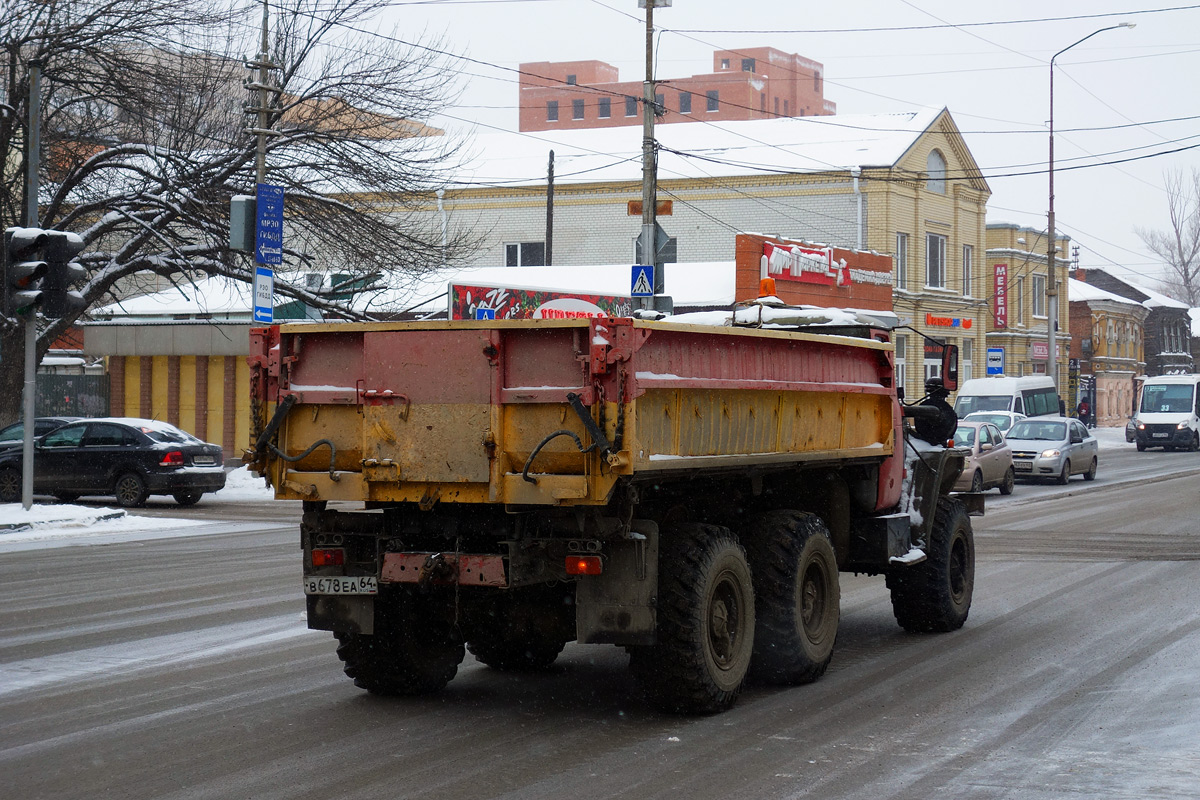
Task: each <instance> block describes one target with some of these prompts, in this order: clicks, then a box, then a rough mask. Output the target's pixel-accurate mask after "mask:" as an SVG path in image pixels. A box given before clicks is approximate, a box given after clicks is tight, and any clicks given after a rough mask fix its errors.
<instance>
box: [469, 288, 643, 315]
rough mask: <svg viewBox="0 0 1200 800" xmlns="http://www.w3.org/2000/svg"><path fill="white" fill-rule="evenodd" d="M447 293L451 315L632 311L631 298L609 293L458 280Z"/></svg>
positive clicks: (618, 312) (586, 313)
mask: <svg viewBox="0 0 1200 800" xmlns="http://www.w3.org/2000/svg"><path fill="white" fill-rule="evenodd" d="M447 295H448V300H449V306H450V307H449V318H450V319H481V318H486V319H569V318H575V317H628V316H631V315H632V314H633V300H632V299H631V298H629V297H619V296H612V295H600V294H576V293H572V292H559V291H552V290H547V289H526V288H520V287H515V286H479V285H468V284H458V283H451V284H450V285H449V289H448V292H447Z"/></svg>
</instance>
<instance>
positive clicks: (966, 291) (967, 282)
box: [963, 244, 975, 297]
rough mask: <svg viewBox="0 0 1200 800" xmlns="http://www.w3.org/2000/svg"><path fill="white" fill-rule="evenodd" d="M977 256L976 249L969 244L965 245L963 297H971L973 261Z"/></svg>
mask: <svg viewBox="0 0 1200 800" xmlns="http://www.w3.org/2000/svg"><path fill="white" fill-rule="evenodd" d="M974 257H975V251H974V249H973V248H972V247H971V245H969V244H964V245H963V297H970V296H971V295H972V292H971V278H972V275H971V267H972V266H973V265H972V263H971V261H972V259H974Z"/></svg>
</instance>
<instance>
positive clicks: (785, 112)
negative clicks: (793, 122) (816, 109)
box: [783, 100, 792, 117]
mask: <svg viewBox="0 0 1200 800" xmlns="http://www.w3.org/2000/svg"><path fill="white" fill-rule="evenodd" d="M790 102H791V101H790V100H784V101H783V115H784V116H785V117H790V116H791V115H792V112H791V109H790V107H789V105H788V104H789V103H790Z"/></svg>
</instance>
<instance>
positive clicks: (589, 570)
mask: <svg viewBox="0 0 1200 800" xmlns="http://www.w3.org/2000/svg"><path fill="white" fill-rule="evenodd" d="M603 571H604V562H603V561H601V560H600V556H567V574H568V575H599V574H600V573H601V572H603Z"/></svg>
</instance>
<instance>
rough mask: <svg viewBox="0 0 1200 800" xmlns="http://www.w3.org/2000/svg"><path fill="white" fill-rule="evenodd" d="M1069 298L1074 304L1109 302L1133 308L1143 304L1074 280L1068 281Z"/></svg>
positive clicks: (1069, 279)
mask: <svg viewBox="0 0 1200 800" xmlns="http://www.w3.org/2000/svg"><path fill="white" fill-rule="evenodd" d="M1067 298H1068V299H1069V300H1071V301H1072V302H1074V301H1075V300H1083V301H1087V300H1108V301H1111V302H1113V303H1127V304H1128V305H1131V306H1138V305H1141V303H1139V302H1137V301H1136V300H1130V299H1129V298H1128V297H1121V295H1119V294H1113V293H1112V292H1109V291H1105V290H1104V289H1101V288H1100V287H1099V286H1093V285H1092V284H1090V283H1085V282H1084V281H1077V280H1075V279H1074V278H1068V279H1067Z"/></svg>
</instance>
